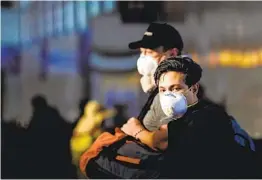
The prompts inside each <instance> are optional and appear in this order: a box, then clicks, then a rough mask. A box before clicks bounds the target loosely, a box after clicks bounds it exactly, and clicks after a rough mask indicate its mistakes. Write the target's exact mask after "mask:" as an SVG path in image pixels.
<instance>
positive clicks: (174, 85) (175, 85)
mask: <svg viewBox="0 0 262 180" xmlns="http://www.w3.org/2000/svg"><path fill="white" fill-rule="evenodd" d="M177 86H178V87H181V85H180V84H172V85H170V86H169V88H172V87H177ZM159 88H165V87H164V86H159Z"/></svg>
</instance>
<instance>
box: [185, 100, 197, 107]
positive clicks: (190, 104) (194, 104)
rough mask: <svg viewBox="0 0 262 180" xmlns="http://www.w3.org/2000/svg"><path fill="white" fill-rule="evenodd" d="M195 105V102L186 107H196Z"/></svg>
mask: <svg viewBox="0 0 262 180" xmlns="http://www.w3.org/2000/svg"><path fill="white" fill-rule="evenodd" d="M197 103H198V101H196V102H195V103H193V104H190V105H188V106H187V107H192V106H194V105H196V104H197Z"/></svg>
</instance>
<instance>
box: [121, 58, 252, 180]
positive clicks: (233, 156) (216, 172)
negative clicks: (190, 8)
mask: <svg viewBox="0 0 262 180" xmlns="http://www.w3.org/2000/svg"><path fill="white" fill-rule="evenodd" d="M201 76H202V68H201V67H200V66H199V65H198V64H197V63H195V62H194V61H193V60H192V59H190V58H188V57H176V58H169V59H167V60H164V61H163V62H161V63H160V65H159V66H158V67H157V69H156V72H155V74H154V80H155V82H156V85H157V87H158V91H159V101H160V105H161V108H162V110H163V112H164V114H165V115H166V117H167V118H166V120H165V123H163V124H166V123H167V124H168V125H162V126H161V127H160V129H159V130H156V131H154V132H150V131H148V130H146V129H145V128H144V127H143V125H141V123H140V122H139V121H138V120H136V119H135V118H131V119H130V120H129V121H128V122H127V123H126V124H125V125H124V126H123V127H122V131H124V132H125V133H126V134H128V135H130V136H133V137H135V138H136V139H138V140H140V141H141V142H142V143H144V144H146V145H148V146H149V147H151V148H153V149H157V150H165V160H164V161H163V163H160V164H161V168H162V171H161V173H162V178H243V177H244V178H252V177H257V174H256V170H257V169H256V166H255V161H253V159H252V158H253V154H252V153H251V150H250V149H249V148H246V147H242V146H240V145H239V144H237V143H236V141H235V140H234V138H235V136H236V134H235V132H234V131H233V128H232V125H231V119H230V116H229V115H227V113H226V112H225V111H224V110H223V109H222V108H221V107H219V106H217V105H215V104H213V103H210V102H207V101H205V100H201V99H198V96H197V94H198V89H199V81H200V79H201ZM251 154H252V155H251ZM248 167H250V169H249V168H248Z"/></svg>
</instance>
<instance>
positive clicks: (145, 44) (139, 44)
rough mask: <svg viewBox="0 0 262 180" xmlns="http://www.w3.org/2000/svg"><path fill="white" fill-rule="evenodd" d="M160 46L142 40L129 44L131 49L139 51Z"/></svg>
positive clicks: (150, 41)
mask: <svg viewBox="0 0 262 180" xmlns="http://www.w3.org/2000/svg"><path fill="white" fill-rule="evenodd" d="M159 46H160V45H159V44H157V43H156V42H154V41H152V40H149V39H148V40H140V41H135V42H132V43H130V44H129V48H130V49H139V48H148V49H155V48H157V47H159Z"/></svg>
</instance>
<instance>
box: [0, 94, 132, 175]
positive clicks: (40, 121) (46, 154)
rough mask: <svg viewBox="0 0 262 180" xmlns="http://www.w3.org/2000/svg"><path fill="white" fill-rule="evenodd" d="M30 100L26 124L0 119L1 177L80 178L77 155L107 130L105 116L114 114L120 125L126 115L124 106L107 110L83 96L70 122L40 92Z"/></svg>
mask: <svg viewBox="0 0 262 180" xmlns="http://www.w3.org/2000/svg"><path fill="white" fill-rule="evenodd" d="M31 104H32V107H33V114H32V116H31V120H30V124H29V125H28V127H23V126H22V125H21V124H20V123H17V122H16V120H11V121H10V120H9V121H5V120H3V119H2V121H1V125H2V134H1V135H2V151H1V153H2V154H1V156H2V162H1V163H2V170H1V171H2V176H1V177H2V178H12V179H13V178H23V179H25V178H37V179H39V178H44V179H48V178H59V179H60V178H61V179H62V178H66V179H68V178H69V179H74V178H79V177H81V175H80V174H78V159H79V156H80V155H81V153H82V152H83V151H85V150H86V149H88V147H89V146H90V145H91V144H92V142H93V140H94V139H95V138H96V137H97V136H98V135H99V134H100V133H101V132H102V131H104V130H108V131H110V128H106V127H105V126H104V120H105V119H109V118H113V121H114V122H115V125H116V126H119V125H121V124H122V123H124V122H125V120H126V119H127V118H126V117H125V110H126V107H125V106H124V105H120V104H117V105H115V109H112V110H107V109H105V108H104V107H103V106H102V105H100V104H99V103H97V102H96V101H89V100H88V99H83V100H81V102H80V104H79V112H80V114H79V118H77V119H76V121H75V122H74V123H72V124H71V123H68V121H66V120H65V119H64V118H63V117H62V116H61V115H60V113H59V111H58V110H57V109H56V108H54V107H52V106H50V105H49V104H48V103H47V100H46V99H45V97H44V96H42V95H36V96H34V97H33V98H32V100H31ZM87 114H89V115H87ZM111 129H113V128H111Z"/></svg>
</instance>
